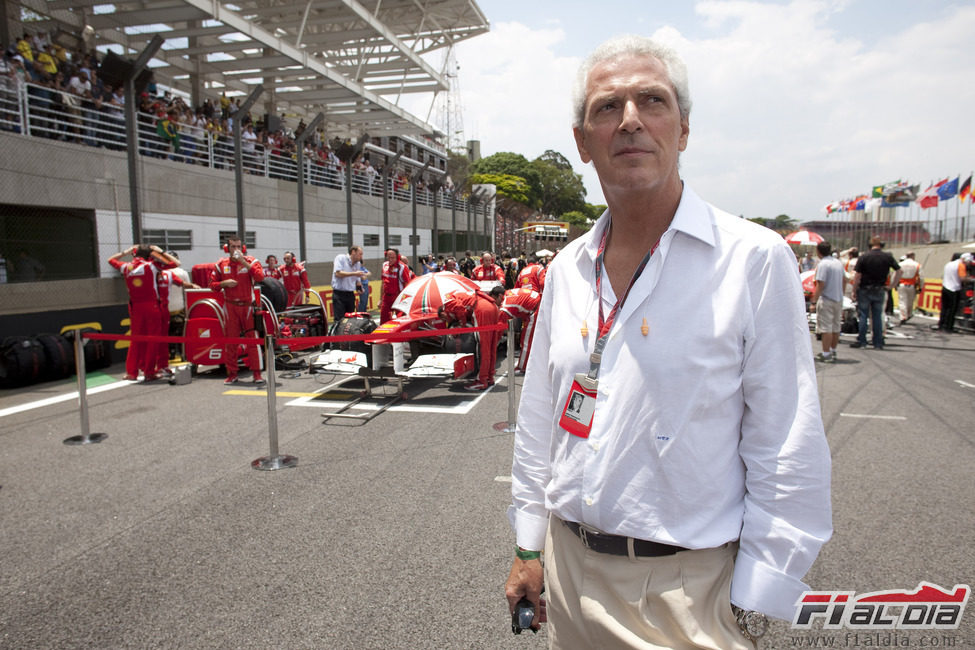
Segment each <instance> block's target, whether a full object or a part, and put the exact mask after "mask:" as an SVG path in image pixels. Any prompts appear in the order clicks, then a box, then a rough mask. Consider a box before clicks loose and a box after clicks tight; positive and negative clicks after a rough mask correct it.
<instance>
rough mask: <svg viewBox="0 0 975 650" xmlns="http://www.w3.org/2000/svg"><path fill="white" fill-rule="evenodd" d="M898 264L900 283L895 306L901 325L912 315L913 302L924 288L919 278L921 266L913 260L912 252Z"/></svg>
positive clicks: (922, 281)
mask: <svg viewBox="0 0 975 650" xmlns="http://www.w3.org/2000/svg"><path fill="white" fill-rule="evenodd" d="M900 264H901V283H900V285H899V286H898V287H897V306H898V308H899V310H900V313H901V325H903V324H904V323H906V322H907V321H909V320H910V319H911V316H913V315H914V301H915V300H916V299H917V296H918V294H919V293H921V289H923V288H924V278H923V277H922V276H921V265H920V264H919V263H918V262H917V260H915V259H914V251H910V252H909V253H908V254H907V255H905V256H904V259H902V260H901V262H900Z"/></svg>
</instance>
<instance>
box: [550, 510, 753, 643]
mask: <svg viewBox="0 0 975 650" xmlns="http://www.w3.org/2000/svg"><path fill="white" fill-rule="evenodd" d="M737 548H738V545H737V544H725V545H724V546H722V547H720V548H712V549H703V550H692V551H681V552H680V553H677V554H675V555H669V556H665V557H653V558H642V557H625V556H617V555H607V554H604V553H597V552H595V551H590V550H589V549H587V548H586V547H585V546H583V544H582V540H580V539H579V538H578V537H576V536H575V535H574V534H573V533H572V531H570V530H569V529H568V528H566V526H565V525H564V524H563V523H562V521H561V520H559V519H558V518H556V517H552V518H551V519H550V520H549V528H548V535H547V536H546V541H545V595H544V597H545V599H546V601H547V609H548V634H549V639H550V646H549V647H551V648H558V649H560V650H577V649H578V650H582V649H586V650H609V649H612V648H640V649H641V650H642V649H646V650H650V649H655V650H657V649H663V648H668V649H681V650H683V649H685V648H686V649H689V648H711V649H713V650H754V649H755V648H756V647H757V646H756V645H755V644H753V643H752V642H751V641H749V640H747V639H745V637H744V636H742V634H741V630H740V629H739V627H738V623H737V621H736V620H735V617H734V614H733V613H732V611H731V600H730V599H731V575H732V572H733V569H734V563H735V553H736V552H737Z"/></svg>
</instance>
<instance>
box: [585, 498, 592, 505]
mask: <svg viewBox="0 0 975 650" xmlns="http://www.w3.org/2000/svg"><path fill="white" fill-rule="evenodd" d="M586 505H587V506H591V505H592V497H586Z"/></svg>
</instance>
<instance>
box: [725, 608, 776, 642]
mask: <svg viewBox="0 0 975 650" xmlns="http://www.w3.org/2000/svg"><path fill="white" fill-rule="evenodd" d="M731 611H732V612H733V613H734V615H735V620H737V621H738V627H739V628H741V633H742V635H743V636H744V637H745V638H746V639H748V640H749V641H757V640H758V639H760V638H762V636H764V635H765V633H766V632H768V617H766V616H765V614H763V613H761V612H756V611H754V610H744V609H742V608H741V607H738V606H737V605H732V606H731Z"/></svg>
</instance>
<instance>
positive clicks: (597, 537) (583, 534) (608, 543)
mask: <svg viewBox="0 0 975 650" xmlns="http://www.w3.org/2000/svg"><path fill="white" fill-rule="evenodd" d="M562 523H563V524H565V525H566V527H567V528H568V529H569V530H571V531H572V532H573V534H575V536H576V537H578V538H579V539H580V540H582V545H583V546H585V547H586V548H588V549H589V550H592V551H596V552H597V553H606V554H608V555H627V556H628V555H629V554H630V551H629V549H628V546H629V544H628V541H627V540H629V539H630V538H629V537H623V536H622V535H610V534H608V533H599V532H596V531H594V530H592V529H591V528H588V527H586V526H582V525H580V524H577V523H576V522H574V521H565V520H562ZM686 550H687V549H686V548H684V547H683V546H672V545H670V544H661V543H660V542H651V541H649V540H646V539H636V538H635V537H634V538H633V555H635V556H636V557H663V556H665V555H673V554H674V553H679V552H680V551H686Z"/></svg>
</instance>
